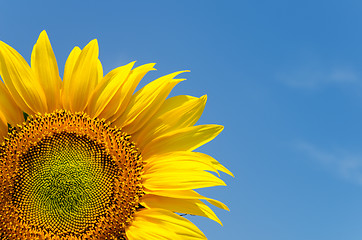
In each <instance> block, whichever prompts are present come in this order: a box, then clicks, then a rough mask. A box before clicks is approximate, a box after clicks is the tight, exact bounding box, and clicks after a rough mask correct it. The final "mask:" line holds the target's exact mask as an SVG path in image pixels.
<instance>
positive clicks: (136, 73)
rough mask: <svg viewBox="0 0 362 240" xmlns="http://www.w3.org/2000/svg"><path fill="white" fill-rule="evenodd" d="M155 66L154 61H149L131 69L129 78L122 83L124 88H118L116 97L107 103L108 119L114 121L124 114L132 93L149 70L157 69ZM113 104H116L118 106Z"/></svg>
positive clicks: (106, 112) (105, 112) (106, 113)
mask: <svg viewBox="0 0 362 240" xmlns="http://www.w3.org/2000/svg"><path fill="white" fill-rule="evenodd" d="M154 66H155V64H154V63H149V64H145V65H141V66H139V67H136V68H135V69H133V70H132V71H131V73H130V74H129V76H128V78H127V80H126V81H125V82H124V84H123V85H122V88H119V89H118V91H117V92H116V94H115V95H114V97H113V98H112V99H111V101H110V102H109V104H108V105H107V108H106V109H105V111H104V114H105V116H107V117H105V118H106V119H109V121H114V120H116V119H117V118H119V117H120V116H121V115H122V114H123V112H124V111H125V110H126V108H127V107H128V104H129V102H130V100H131V98H132V94H133V92H134V91H135V89H136V87H137V85H138V83H139V82H140V81H141V79H142V78H143V77H144V76H145V75H146V74H147V73H148V72H149V71H152V70H156V69H154V68H153V67H154ZM113 106H116V108H114V107H113ZM112 114H113V115H112ZM102 116H103V115H102ZM108 116H109V117H108Z"/></svg>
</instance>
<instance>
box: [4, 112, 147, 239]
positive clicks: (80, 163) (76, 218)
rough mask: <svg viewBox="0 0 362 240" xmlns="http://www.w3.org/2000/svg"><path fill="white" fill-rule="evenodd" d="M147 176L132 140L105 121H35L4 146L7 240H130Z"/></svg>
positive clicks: (57, 117)
mask: <svg viewBox="0 0 362 240" xmlns="http://www.w3.org/2000/svg"><path fill="white" fill-rule="evenodd" d="M142 171H143V162H142V159H141V155H140V153H139V152H138V150H137V148H136V146H135V145H134V144H133V143H132V142H131V141H130V136H129V135H127V134H126V133H124V132H122V131H121V130H120V129H118V128H112V127H110V126H109V125H108V124H107V123H106V122H105V121H104V120H99V119H96V118H90V117H89V116H88V115H87V114H85V113H71V112H69V111H66V110H57V111H55V112H52V113H47V114H37V115H35V116H30V117H29V118H28V119H27V121H26V122H24V123H23V124H21V125H18V126H16V127H13V128H10V130H9V134H8V136H7V137H6V138H5V140H4V142H3V143H2V145H1V146H0V184H1V188H0V237H3V238H4V237H5V239H7V238H9V239H32V238H39V239H43V238H47V239H71V238H73V239H93V238H98V239H107V238H108V239H113V238H115V239H124V229H125V227H126V226H127V225H128V224H129V223H130V222H132V216H133V214H134V213H135V211H136V209H137V208H138V207H139V198H140V197H141V196H142V195H143V194H144V193H143V189H142V184H141V176H142Z"/></svg>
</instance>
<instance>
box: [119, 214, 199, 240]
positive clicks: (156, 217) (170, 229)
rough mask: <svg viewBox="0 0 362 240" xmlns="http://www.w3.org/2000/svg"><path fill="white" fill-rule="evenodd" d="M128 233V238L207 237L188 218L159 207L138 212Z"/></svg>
mask: <svg viewBox="0 0 362 240" xmlns="http://www.w3.org/2000/svg"><path fill="white" fill-rule="evenodd" d="M126 234H127V238H128V240H153V239H154V240H158V239H160V240H161V239H167V240H174V239H175V240H177V239H182V240H196V239H206V237H205V235H204V234H203V233H202V232H201V231H200V230H199V229H198V228H197V227H196V226H195V225H194V224H192V223H191V222H190V221H188V220H187V219H185V218H183V217H180V216H178V215H177V214H175V213H172V212H170V211H167V210H164V209H159V208H152V209H144V210H141V211H138V212H136V214H135V216H134V221H133V222H132V225H130V227H129V228H128V229H127V230H126Z"/></svg>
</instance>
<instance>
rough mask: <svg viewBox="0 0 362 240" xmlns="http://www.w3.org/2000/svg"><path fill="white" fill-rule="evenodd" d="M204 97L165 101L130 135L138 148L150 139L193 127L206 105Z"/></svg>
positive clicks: (186, 97) (182, 97)
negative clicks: (138, 129) (143, 124)
mask: <svg viewBox="0 0 362 240" xmlns="http://www.w3.org/2000/svg"><path fill="white" fill-rule="evenodd" d="M206 99H207V97H206V95H205V96H202V97H201V98H196V97H191V96H186V95H181V96H176V97H172V98H169V99H167V100H166V101H165V102H164V104H162V106H161V108H160V109H159V110H158V111H157V113H156V114H155V115H154V116H153V117H152V118H151V119H150V120H149V121H148V122H147V124H145V126H144V127H143V128H142V129H140V131H138V132H136V133H135V134H132V138H133V140H134V141H135V142H136V143H138V144H137V146H138V147H139V148H141V149H142V148H143V146H144V144H146V143H148V142H149V141H150V140H151V139H154V138H156V137H159V136H160V135H162V134H165V133H167V132H170V131H172V130H175V129H179V128H184V127H189V126H193V125H194V124H195V123H196V122H197V120H198V119H199V118H200V116H201V114H202V112H203V110H204V108H205V104H206Z"/></svg>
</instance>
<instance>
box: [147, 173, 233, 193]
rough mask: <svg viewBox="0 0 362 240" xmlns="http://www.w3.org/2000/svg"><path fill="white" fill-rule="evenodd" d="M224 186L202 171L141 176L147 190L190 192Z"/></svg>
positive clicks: (219, 180) (211, 175)
mask: <svg viewBox="0 0 362 240" xmlns="http://www.w3.org/2000/svg"><path fill="white" fill-rule="evenodd" d="M221 185H223V186H226V184H225V183H224V182H223V181H222V180H221V179H220V178H218V177H216V176H214V175H213V174H211V173H208V172H204V171H168V172H161V173H157V172H153V173H145V174H144V175H143V186H144V187H145V188H146V189H147V190H190V189H196V188H205V187H213V186H221Z"/></svg>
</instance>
